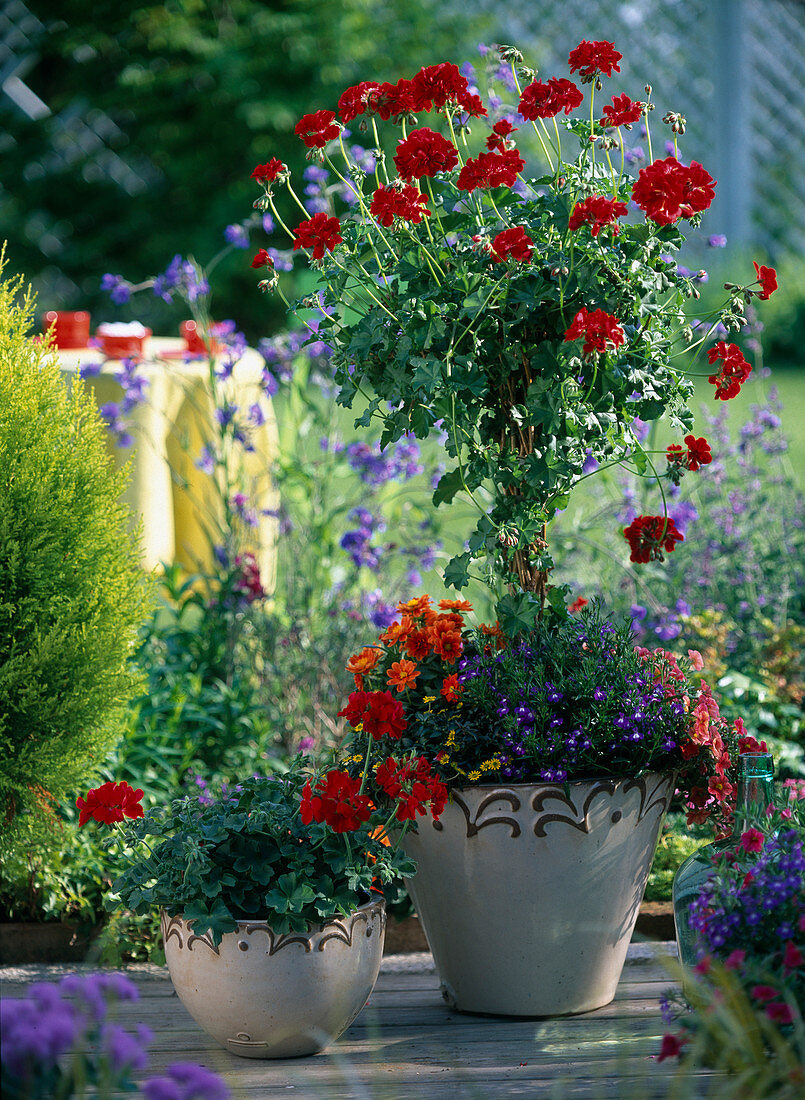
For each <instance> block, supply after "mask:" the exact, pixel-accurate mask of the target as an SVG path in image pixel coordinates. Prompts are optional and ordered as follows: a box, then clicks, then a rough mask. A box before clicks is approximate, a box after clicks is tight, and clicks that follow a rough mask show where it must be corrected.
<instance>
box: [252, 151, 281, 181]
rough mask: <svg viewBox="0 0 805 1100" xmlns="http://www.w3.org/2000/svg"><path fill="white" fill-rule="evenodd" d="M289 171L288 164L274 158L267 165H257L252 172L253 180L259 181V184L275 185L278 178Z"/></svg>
mask: <svg viewBox="0 0 805 1100" xmlns="http://www.w3.org/2000/svg"><path fill="white" fill-rule="evenodd" d="M287 171H288V165H287V164H283V163H282V161H281V160H277V158H276V157H272V158H271V160H269V161H267V162H266V163H265V164H258V165H257V167H256V168H255V170H254V171H253V172H252V179H253V180H257V181H258V183H273V182H274V180H275V179H276V178H277V176H279V175H281V174H282V173H283V172H287Z"/></svg>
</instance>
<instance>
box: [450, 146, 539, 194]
mask: <svg viewBox="0 0 805 1100" xmlns="http://www.w3.org/2000/svg"><path fill="white" fill-rule="evenodd" d="M524 168H525V161H524V160H523V158H522V157H521V156H520V154H519V153H518V152H517V150H516V149H504V150H503V151H502V152H500V153H497V152H491V153H479V154H478V156H477V157H470V159H469V160H468V161H467V162H466V164H465V165H464V166H463V168H462V169H461V171H460V172H459V174H458V180H457V183H456V186H457V187H458V189H459V190H460V191H474V190H475V188H476V187H483V188H487V187H513V186H514V184H515V181H516V180H517V173H518V172H522V170H523V169H524Z"/></svg>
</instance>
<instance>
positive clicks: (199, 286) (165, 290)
mask: <svg viewBox="0 0 805 1100" xmlns="http://www.w3.org/2000/svg"><path fill="white" fill-rule="evenodd" d="M153 289H154V294H155V295H156V296H157V298H162V299H163V301H165V302H172V301H173V295H174V294H178V295H179V296H180V297H181V298H184V299H185V300H186V301H188V302H195V301H196V299H197V298H200V297H202V296H204V295H206V294H209V292H210V285H209V283H208V282H207V280H206V279H205V278H204V276H203V274H202V273H201V271H200V269H199V268H197V267H196V265H195V264H194V263H192V261H190V260H183V259H182V257H181V256H179V255H176V256H174V257H173V259H172V260H171V262H170V263H169V264H168V266H167V268H166V269H165V271H164V272H163V274H162V275H157V277H156V278H155V279H154V284H153Z"/></svg>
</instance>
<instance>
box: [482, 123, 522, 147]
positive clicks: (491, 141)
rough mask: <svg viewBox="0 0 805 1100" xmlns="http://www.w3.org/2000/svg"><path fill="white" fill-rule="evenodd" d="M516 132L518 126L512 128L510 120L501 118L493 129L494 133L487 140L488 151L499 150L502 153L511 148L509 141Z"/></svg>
mask: <svg viewBox="0 0 805 1100" xmlns="http://www.w3.org/2000/svg"><path fill="white" fill-rule="evenodd" d="M516 132H517V127H516V126H512V124H511V123H510V122H509V120H508V119H506V118H501V119H500V120H499V121H498V122H496V123H495V125H494V126H493V127H492V133H491V134H490V135H489V136H488V137H487V139H486V147H487V149H497V150H498V152H501V153H502V152H503V150H504V149H507V148H509V146H508V145H507V139H508V138H510V137H511V135H512V134H514V133H516Z"/></svg>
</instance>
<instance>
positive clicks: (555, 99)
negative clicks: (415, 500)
mask: <svg viewBox="0 0 805 1100" xmlns="http://www.w3.org/2000/svg"><path fill="white" fill-rule="evenodd" d="M500 54H501V58H502V59H503V61H505V62H507V63H508V64H509V65H510V67H511V73H512V77H513V80H512V82H511V83H512V86H513V87H515V88H516V95H517V96H518V97H519V100H518V103H517V107H516V110H514V109H512V110H510V111H508V112H506V111H504V110H498V115H500V116H501V117H493V116H492V115H490V113H489V111H488V109H487V107H486V106H485V105H484V103H483V102H482V100H481V98H480V96H479V95H478V93H477V90H476V89H474V88H472V87H470V85H469V84H468V81H467V79H466V78H465V77H464V76H462V75H461V73H460V71H459V69H458V68H457V67H456V66H455V65H453V64H449V63H443V64H439V65H431V66H428V67H426V68H423V69H422V70H420V72H418V73H417V74H416V75H415V76H414V77H413V78H412V79H410V80H408V79H402V80H399V81H398V82H397V83H396V84H388V83H375V82H372V81H366V82H363V83H361V84H359V85H356V86H355V87H353V88H349V89H347V90H346V91H345V92H344V94H343V95H342V96H341V98H340V100H339V103H338V115H337V114H336V112H334V111H328V110H318V111H316V112H314V113H313V114H310V115H306V116H305V117H304V118H303V119H302V120H301V121H300V122H299V124H298V126H297V128H296V132H297V134H298V135H299V136H300V138H301V139H302V140H303V141H304V143H305V144H306V145H307V146H308V147H309V149H310V154H309V156H310V158H311V159H314V160H316V161H317V162H321V163H322V164H323V165H326V167H327V168H328V169H329V170H330V172H332V173H333V174H334V175H335V176H337V177H339V179H340V180H341V182H342V183H343V184H345V185H347V186H348V188H349V189H350V192H351V201H350V209H349V210H348V211H347V212H346V213H344V214H342V215H341V216H340V217H336V216H335V214H334V213H327V212H323V211H319V212H317V213H316V214H314V215H313V216H312V217H310V216H309V211H308V210H307V209H306V208H305V207H304V206H303V204H302V202H301V200H298V199H297V201H298V202H299V205H300V208H301V210H302V212H303V213H304V218H303V220H302V221H301V222H300V223H299V224H298V225H297V226H295V227H288V226H286V229H287V231H288V235H289V238H290V240H291V241H292V242H293V248H294V250H299V249H303V250H305V251H306V253H307V255H308V257H309V261H310V263H311V266H312V267H314V268H315V269H316V270H317V271H318V272H319V276H320V286H321V293H320V296H319V299H318V301H319V304H320V305H321V306H322V307H323V316H322V318H321V322H320V323H319V325H318V326H317V335H318V338H320V339H324V340H326V341H327V342H328V343H329V345H330V346H331V347H332V349H333V361H334V363H335V365H336V372H337V373H336V377H337V382H338V384H339V386H340V396H339V400H340V401H341V402H342V403H343V404H344V405H346V406H351V405H352V404H353V402H355V401H356V399H358V398H363V399H365V402H366V407H365V409H364V411H363V413H362V415H361V417H360V418H359V423H362V424H365V425H368V424H369V423H370V421H371V420H372V419H373V418H378V419H380V420H381V421H382V423H383V427H384V432H383V441H384V442H385V443H391V442H393V441H394V440H397V439H400V438H401V437H402V436H404V435H405V434H406V433H409V432H413V433H414V434H415V435H417V436H418V437H425V436H427V435H428V434H429V433H430V432H432V431H433V430H434V428H435V427H437V426H438V427H442V426H443V427H444V428H445V429H446V430H447V442H446V444H445V446H446V450H447V454H448V456H449V457H450V459H452V466H451V468H449V469H448V470H447V471H446V472H445V473H444V475H443V476H442V478H441V480H440V482H439V484H438V486H437V487H436V490H435V493H434V502H435V503H436V504H437V505H438V504H442V503H447V502H449V501H451V500H452V499H453V498H454V497H455V496H456V494H457V493H459V492H461V491H463V492H465V493H466V494H467V495H468V496H469V498H470V499H471V500H472V501H473V502H474V504H475V505H476V506H477V509H478V521H477V524H476V526H475V530H474V531H472V532H471V533H470V534H469V540H468V544H467V549H466V550H465V551H464V552H463V553H461V554H459V555H458V556H456V557H455V558H453V560H452V561H451V562H450V563H449V565H448V566H447V568H446V571H445V578H446V581H447V583H448V584H451V585H453V586H455V587H458V588H462V587H464V586H465V585H466V584H467V583H468V580H469V576H470V568H471V563H472V562H473V559H483V560H484V562H485V563H486V566H487V572H486V577H487V580H489V581H490V582H492V583H496V582H495V581H494V576H495V575H497V577H499V578H502V579H503V581H504V582H506V583H505V588H506V594H505V595H504V596H503V598H502V599H501V600H500V601H499V604H498V615H499V619H500V622H501V624H502V626H503V627H504V629H505V630H506V631H507V633H516V632H517V631H519V630H523V629H527V628H528V627H529V626H530V625H532V624H533V623H534V621H535V620H536V619H538V618H541V617H542V615H543V613H544V611H545V607H546V600H547V601H549V602H550V603H551V604H552V605H553V606H554V607H555V608H556V609H557V610H560V611H561V610H562V609H563V606H564V603H563V598H564V589H563V588H561V587H552V586H550V585H549V583H548V577H549V573H550V570H551V567H552V561H551V557H550V551H549V547H548V539H547V527H548V524H549V523H550V521H551V519H552V517H553V516H554V515H555V513H556V511H557V509H559V508H563V507H564V506H565V505H566V503H567V500H568V495H569V493H570V491H571V489H572V488H573V487H574V486H575V485H576V484H578V482H579V481H581V480H582V479H583V478H585V477H587V476H589V469H590V465H592V464H594V463H597V464H599V465H600V466H604V465H612V464H615V463H623V464H627V465H629V466H630V468H632V469H636V470H637V471H638V472H639V473H641V474H643V475H645V476H647V477H653V478H655V479H656V481H657V483H658V486H659V488H660V492H661V493H662V479H663V477H664V476H665V472H666V471H665V469H659V468H658V466H657V464H656V463H657V459H656V457H655V456H654V455H652V453H650V452H648V451H646V450H644V448H643V447H642V445H641V442H640V440H639V439H638V437H637V436H636V434H635V432H634V430H633V427H632V425H633V423H634V421H635V418H639V419H640V420H642V421H652V420H655V419H657V418H659V417H660V416H662V415H664V414H665V415H666V416H667V418H668V420H669V422H670V424H671V425H672V427H674V428H675V429H676V430H677V431H678V432H679V433H680V439H681V438H682V436H683V435H685V433H689V432H690V430H691V428H692V423H693V416H692V414H691V411H690V408H689V400H690V398H691V395H692V393H693V381H692V378H693V376H694V374H695V373H697V372H696V371H695V370H693V371H686V370H683V369H682V367H681V366H680V365H679V364H680V357H682V356H684V357H685V361H687V360H688V359H689V358H690V357H689V356H688V355H687V354H686V353H687V352H688V350H689V349H690V348H694V349H697V355H699V354H701V353H702V352H704V351H705V350H706V344H707V342H708V337H710V335H711V334H712V333H714V332H715V331H716V326H717V325H718V323H719V322H721V324H722V325H723V326H724V327H725V328H726V329H727V331H728V332H729V331H730V330H732V331H737V330H738V329H740V327H741V326H742V323H743V321H742V312H743V308H744V305H745V303H746V302H747V301H749V300H750V299H751V297H752V296H757V297H758V298H760V299H764V298H766V297H768V295H769V294H770V293H771V292H772V291H773V289H774V288H775V286H776V280H775V275H774V271H773V269H771V268H766V267H760V266H759V265H757V264H755V268H756V272H755V274H756V276H757V278H756V279H755V280H751V281H750V280H747V281H746V282H745V283H741V284H727V289H728V291H729V297H728V299H727V301H726V302H725V304H724V307H723V309H721V310H720V311H719V312H718V313H717V314H716V315H715V316H714V317H713V318H712V324H711V325H705V327H704V333H703V334H702V335H700V336H699V337H698V341H697V342H696V343H695V342H694V335H693V332H692V330H691V328H690V327H689V326H688V323H687V319H686V316H685V313H684V306H685V303H686V300H687V299H688V298H690V297H692V296H693V297H697V296H698V291H697V289H696V286H695V279H692V278H690V277H689V276H686V275H682V274H678V273H677V271H676V262H675V260H674V259H673V258H672V254H673V253H674V252H676V251H677V250H678V249H679V248H680V246H681V245H682V243H683V240H684V237H683V234H682V231H681V227H682V225H683V223H685V222H687V223H688V224H690V225H691V226H696V225H698V223H699V221H700V220H701V216H702V214H703V212H704V211H705V210H707V208H708V207H709V206H710V203H711V202H712V199H713V195H714V189H715V186H716V182H715V180H713V179H712V177H711V176H710V175H709V173H708V172H707V171H706V169H705V168H704V167H702V165H700V164H697V163H696V162H695V161H694V162H692V163H691V164H689V165H686V164H684V163H683V162H682V161H681V160H680V159H679V158H678V156H677V155H676V154H677V148H676V142H677V135H678V134H680V133H684V129H685V120H684V118H683V117H682V116H681V115H679V114H677V113H675V112H668V113H667V114H666V115H665V118H664V120H663V121H664V123H665V124H667V125H668V126H669V127H670V131H671V138H672V140H673V145H674V155H669V156H666V157H665V158H664V159H656V158H654V156H653V149H652V142H651V133H650V129H649V116H650V112H651V111H652V110H653V107H654V105H653V104H652V103H651V102H650V96H651V88H650V86H648V85H647V86H646V89H645V92H644V94H645V96H646V99H645V100H644V99H642V98H641V99H632V98H631V97H630V96H628V95H625V94H624V95H618V96H614V97H613V98H612V100H611V102H609V103H606V104H604V105H602V108H599V106H598V103H597V102H596V93H598V92H601V91H602V87H603V80H604V79H605V78H607V77H609V76H611V74H612V72H613V71H619V62H620V60H621V54H620V53H618V51H617V50H615V48H614V47H613V45H612V44H611V43H608V42H582V43H581V44H580V45H579V46H578V47H577V48H576V49H574V50H573V51H572V52H571V53H570V56H569V59H568V62H569V68H570V73H571V74H575V76H576V79H577V80H579V81H580V84H581V85H582V87H579V86H578V84H576V83H575V82H574V80H571V79H568V78H567V77H564V76H561V77H552V78H550V79H548V80H542V79H537V78H536V74H535V73H534V72H533V70H530V69H528V68H526V67H525V66H524V64H523V59H522V56H521V55H520V54H519V53H518V51H517V50H515V49H512V48H501V49H500ZM585 85H586V86H587V90H588V103H587V105H586V107H585V106H584V100H585V93H584V92H583V90H582V88H583V87H584V86H585ZM498 102H499V101H498ZM577 109H578V114H575V112H576V111H577ZM422 116H428V118H427V120H426V122H427V124H423V123H424V120H423V118H422ZM641 120H642V121H643V123H644V125H645V127H646V137H647V142H648V150H649V156H648V159H649V163H647V164H646V165H645V167H643V168H642V169H640V171H639V173H638V176H637V179H634V178H633V177H632V176H631V175H629V174H628V173H627V171H626V161H625V155H624V140H623V129H624V128H626V129H629V128H631V126H632V125H633V124H635V123H637V122H640V121H641ZM378 122H382V123H386V124H391V125H392V126H393V127H396V128H397V129H398V140H397V142H396V146H395V149H394V152H393V154H392V155H391V156H390V157H389V156H387V155H386V153H385V151H384V144H383V141H382V140H381V134H380V130H379V127H378ZM353 123H357V125H359V126H360V127H361V129H363V130H366V131H367V132H371V134H372V137H373V139H374V142H375V148H374V149H373V150H372V151H371V152H372V157H371V165H370V166H369V167H368V168H367V166H366V162H365V160H364V161H362V163H361V164H358V163H356V162H355V160H354V159H353V158H352V157H351V155H350V150H349V149H348V148H347V145H346V143H345V136H347V135H346V133H345V126H347V125H349V124H353ZM524 127H529V128H531V129H533V131H534V133H535V135H536V138H537V141H538V143H539V146H540V147H541V151H542V156H543V158H544V161H545V163H546V164H547V170H546V171H545V172H544V173H543V174H542V175H540V176H538V177H537V178H528V177H527V176H525V175H524V171H525V160H524V158H523V156H522V155H521V154H520V152H519V150H518V148H517V145H516V142H517V132H518V130H519V131H521V130H522V129H523V128H524ZM478 129H482V130H483V140H482V141H480V142H479V140H478V136H477V134H476V133H473V130H478ZM568 143H572V145H573V146H575V148H576V153H575V154H574V155H573V156H572V157H569V156H567V153H566V150H567V147H568ZM253 176H254V178H255V179H256V180H257V181H258V182H259V183H260V185H261V186H262V188H263V192H264V193H263V195H262V196H261V197H260V198H259V199H258V200H257V203H256V205H257V206H258V207H261V208H266V209H268V208H271V209H272V210H273V211H274V214H275V216H276V217H278V214H277V211H276V208H275V205H274V198H273V195H274V190H275V188H276V187H277V186H279V185H283V186H288V188H289V189H290V191H291V194H292V195H293V196H294V197H297V196H296V192H295V191H294V188H293V185H292V183H291V181H290V178H289V172H288V170H287V168H286V167H285V165H284V164H283V163H282V162H281V161H280V160H279V159H278V158H276V157H273V158H271V159H270V160H269V161H268V162H267V163H266V164H264V165H259V166H258V167H257V168H256V169H255V171H254V173H253ZM630 200H631V205H632V207H633V208H634V209H635V210H636V211H637V216H636V217H633V218H629V219H628V220H627V214H628V212H629V204H630ZM254 265H255V266H257V267H264V266H265V267H268V268H269V269H270V268H271V266H272V264H271V260H270V257H268V256H267V255H264V254H262V253H259V254H258V255H257V256H256V257H255V260H254ZM260 285H261V287H262V288H264V289H269V288H273V287H276V286H277V285H278V276H277V274H276V272H274V271H272V270H269V273H268V277H267V278H265V279H263V281H262V282H261V284H260ZM308 304H310V303H308ZM706 357H707V361H708V364H709V367H710V370H709V371H707V374H708V377H709V379H710V382H711V383H712V384H713V385H714V387H715V391H714V394H715V397H716V398H717V399H722V400H727V399H729V398H731V397H734V396H735V395H736V394H737V393H738V392H739V390H740V387H741V384H742V383H743V381H745V379H746V377H747V376H748V374H749V371H750V369H751V368H750V366H749V364H748V363H747V362H746V360H745V359H744V358H743V356H742V354H741V352H740V350H739V349H738V348H737V346H736V345H735V344H733V343H729V342H727V341H725V340H720V341H719V342H718V343H716V344H715V345H714V346H713V347H711V348H710V350H709V352H707V356H706ZM705 370H706V368H705ZM698 373H703V372H702V371H699V372H698ZM702 442H705V441H702ZM680 468H681V466H680V461H679V457H678V456H676V455H674V456H673V459H672V460H671V461H670V462H669V465H668V469H669V470H671V471H672V472H673V475H674V476H678V475H679V473H680ZM685 468H687V469H691V470H693V469H696V468H697V465H695V464H694V463H693V462H687V461H686V462H685ZM487 494H488V495H487ZM624 534H625V536H626V538H627V540H628V542H629V545H630V548H631V551H632V560H636V561H647V560H650V559H651V558H658V557H661V556H662V554H663V553H668V552H670V551H672V550H673V549H674V546H675V545H676V543H677V542H679V541H681V539H682V535H681V534H680V533H679V532H678V531H676V530H675V529H674V526H673V524H672V522H671V521H670V520H669V519H668V517H667V514H666V510H665V508H664V496H663V498H662V503H660V501H658V514H657V515H654V516H643V517H638V520H637V521H636V522H635V524H632V525H631V526H630V528H628V529H627V530H626V531H625V532H624Z"/></svg>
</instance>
